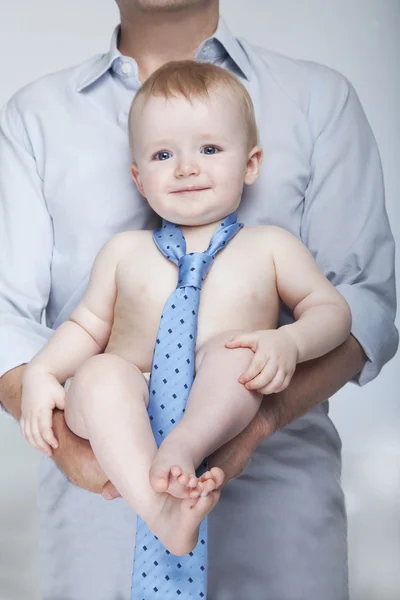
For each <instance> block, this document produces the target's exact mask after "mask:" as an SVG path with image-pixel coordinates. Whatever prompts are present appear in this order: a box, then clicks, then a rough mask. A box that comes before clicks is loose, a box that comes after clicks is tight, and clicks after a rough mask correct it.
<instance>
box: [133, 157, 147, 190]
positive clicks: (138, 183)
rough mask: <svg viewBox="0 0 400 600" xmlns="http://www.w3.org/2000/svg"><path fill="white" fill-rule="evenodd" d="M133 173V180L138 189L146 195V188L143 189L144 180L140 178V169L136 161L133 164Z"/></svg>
mask: <svg viewBox="0 0 400 600" xmlns="http://www.w3.org/2000/svg"><path fill="white" fill-rule="evenodd" d="M131 175H132V179H133V181H134V182H135V183H136V187H137V189H138V190H139V192H140V193H141V194H142V196H144V190H143V185H142V180H141V179H140V175H139V169H138V167H137V164H136V163H135V162H133V163H132V164H131Z"/></svg>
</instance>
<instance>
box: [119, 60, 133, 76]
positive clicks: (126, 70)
mask: <svg viewBox="0 0 400 600" xmlns="http://www.w3.org/2000/svg"><path fill="white" fill-rule="evenodd" d="M121 69H122V72H123V73H126V74H128V73H130V72H131V69H132V67H131V65H130V64H129V63H128V62H124V63H122V67H121Z"/></svg>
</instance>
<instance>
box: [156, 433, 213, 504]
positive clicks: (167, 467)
mask: <svg viewBox="0 0 400 600" xmlns="http://www.w3.org/2000/svg"><path fill="white" fill-rule="evenodd" d="M150 483H151V485H152V487H153V489H154V490H155V491H156V492H159V493H162V492H167V493H168V494H171V496H175V497H176V498H198V497H199V496H200V494H201V492H202V491H203V489H202V486H201V485H200V484H199V482H198V480H197V477H196V475H195V468H194V464H193V461H192V460H191V459H190V457H188V456H187V451H186V452H185V451H182V444H179V443H174V442H173V441H170V440H169V439H168V438H167V439H166V440H164V441H163V442H162V444H161V446H160V447H159V449H158V452H157V454H156V456H155V459H154V461H153V464H152V465H151V468H150Z"/></svg>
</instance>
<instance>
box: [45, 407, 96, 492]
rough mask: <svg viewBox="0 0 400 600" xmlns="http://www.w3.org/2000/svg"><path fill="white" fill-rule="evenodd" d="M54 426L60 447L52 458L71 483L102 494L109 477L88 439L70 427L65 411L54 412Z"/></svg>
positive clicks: (54, 451)
mask: <svg viewBox="0 0 400 600" xmlns="http://www.w3.org/2000/svg"><path fill="white" fill-rule="evenodd" d="M53 428H54V433H55V436H56V438H57V440H58V444H59V447H58V449H57V450H53V455H52V458H53V460H54V461H55V462H56V464H57V465H58V466H59V467H60V469H61V470H62V471H63V473H64V474H65V476H66V477H67V478H68V479H69V480H70V481H71V483H73V484H75V485H77V486H79V487H81V488H83V489H85V490H88V491H89V492H93V493H95V494H101V493H102V491H103V488H104V486H105V485H106V484H107V482H108V477H107V476H106V475H105V473H104V471H103V470H102V469H101V467H100V465H99V463H98V462H97V459H96V457H95V455H94V454H93V450H92V448H91V446H90V444H89V442H88V441H87V440H84V439H82V438H80V437H78V436H76V435H75V434H74V433H72V431H71V430H70V429H69V428H68V426H67V424H66V422H65V419H64V413H63V411H59V410H55V411H54V413H53Z"/></svg>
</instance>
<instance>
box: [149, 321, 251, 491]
mask: <svg viewBox="0 0 400 600" xmlns="http://www.w3.org/2000/svg"><path fill="white" fill-rule="evenodd" d="M237 333H239V332H238V331H233V332H226V333H224V334H222V335H218V336H216V337H215V338H213V339H212V340H210V341H209V342H207V343H206V344H205V345H204V346H203V347H202V348H200V349H199V351H198V353H197V356H196V378H195V380H194V382H193V386H192V389H191V390H190V395H189V398H188V402H187V406H186V410H185V413H184V415H183V417H182V419H181V421H180V422H179V423H178V424H177V425H176V426H175V427H174V429H173V430H172V431H171V432H170V434H169V435H168V436H167V437H166V438H165V440H164V441H163V442H162V444H161V446H160V448H159V450H158V453H157V456H156V458H155V460H154V462H153V464H152V467H151V470H150V481H151V484H152V486H153V487H154V489H155V490H157V491H159V492H161V491H168V492H170V493H172V494H174V493H175V490H170V489H169V487H168V481H169V477H170V472H171V469H174V470H175V472H177V471H178V470H179V469H180V470H181V472H182V476H181V477H179V478H178V481H179V482H180V483H181V484H182V485H185V484H186V483H187V480H188V475H190V474H191V473H192V472H193V471H194V470H195V469H196V468H197V467H198V466H199V465H200V463H201V462H202V460H203V459H204V458H205V457H206V456H209V455H210V454H212V452H214V450H216V449H217V448H220V447H221V446H223V445H224V444H225V443H226V442H228V441H229V440H231V439H232V438H234V437H235V436H237V435H238V434H239V433H240V432H241V431H242V430H243V429H245V428H246V427H247V425H248V424H249V423H250V422H251V421H252V420H253V418H254V416H255V415H256V413H257V411H258V409H259V407H260V404H261V400H262V394H260V393H259V392H255V391H249V390H247V389H246V388H245V387H244V386H243V385H242V384H241V383H239V382H238V378H239V377H240V375H241V374H242V373H243V372H244V371H245V369H246V368H247V367H248V365H249V363H250V361H251V358H252V356H253V352H252V351H251V350H250V349H248V348H235V349H229V348H225V346H224V343H225V341H226V340H228V339H230V338H231V337H233V336H234V335H236V334H237ZM206 479H210V482H209V485H206V486H205V491H207V490H213V489H215V487H216V486H215V485H214V483H213V481H212V479H213V478H212V477H210V476H209V474H208V475H207V477H206Z"/></svg>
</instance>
